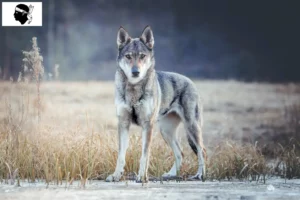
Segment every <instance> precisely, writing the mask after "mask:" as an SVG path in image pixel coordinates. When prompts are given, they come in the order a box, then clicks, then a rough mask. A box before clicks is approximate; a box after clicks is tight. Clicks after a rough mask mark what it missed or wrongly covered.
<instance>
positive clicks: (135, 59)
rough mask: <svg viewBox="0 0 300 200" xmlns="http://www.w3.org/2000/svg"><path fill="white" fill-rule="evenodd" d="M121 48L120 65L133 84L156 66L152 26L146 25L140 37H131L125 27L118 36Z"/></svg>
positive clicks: (121, 28)
mask: <svg viewBox="0 0 300 200" xmlns="http://www.w3.org/2000/svg"><path fill="white" fill-rule="evenodd" d="M117 45H118V49H119V55H118V59H117V62H118V65H119V67H120V68H121V69H122V70H123V72H124V73H125V75H126V77H127V79H128V81H129V82H130V83H131V84H136V83H138V82H139V81H141V80H142V79H143V78H145V76H146V74H147V71H148V70H149V69H150V68H151V67H152V66H154V63H155V60H154V52H153V47H154V37H153V32H152V30H151V28H150V26H146V28H145V29H144V31H143V33H142V35H141V36H140V38H131V37H130V36H129V34H128V33H127V32H126V30H125V29H124V28H123V27H120V29H119V31H118V36H117Z"/></svg>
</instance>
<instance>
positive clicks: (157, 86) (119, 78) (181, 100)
mask: <svg viewBox="0 0 300 200" xmlns="http://www.w3.org/2000/svg"><path fill="white" fill-rule="evenodd" d="M117 46H118V57H117V64H118V67H117V70H116V74H115V105H116V112H117V117H118V133H119V152H118V159H117V165H116V168H115V172H114V173H113V174H111V175H109V176H108V177H107V178H106V181H108V182H110V181H119V180H120V178H121V176H122V175H123V172H124V166H125V154H126V150H127V148H128V143H129V137H128V131H129V127H130V124H136V125H138V126H141V127H142V156H141V158H140V167H139V172H138V176H137V178H136V181H137V182H141V181H148V176H147V170H148V163H149V150H150V143H151V136H152V132H153V127H154V123H155V122H158V125H159V130H160V132H161V134H162V136H163V138H164V140H165V141H166V143H167V144H168V145H170V147H171V148H172V150H173V153H174V156H175V162H174V164H173V166H172V168H171V169H170V171H169V172H168V173H165V174H163V177H166V176H173V177H177V176H179V175H180V167H181V163H182V158H183V153H182V150H181V147H180V145H179V143H178V140H177V136H176V129H177V127H178V125H179V123H180V122H183V124H184V127H185V131H186V133H187V137H188V142H189V145H190V146H191V148H192V150H193V151H194V152H195V154H196V155H197V157H198V171H197V173H196V175H195V176H193V177H191V178H193V179H202V180H203V181H204V177H205V163H204V162H205V161H204V156H205V155H204V154H205V149H204V145H203V139H202V132H201V128H202V121H203V120H202V104H201V102H200V98H199V96H198V92H197V90H196V87H195V85H194V84H193V82H192V81H191V80H190V79H188V78H187V77H185V76H183V75H180V74H176V73H172V72H163V71H155V68H154V65H155V59H154V50H153V47H154V37H153V32H152V30H151V28H150V26H146V27H145V29H144V31H143V33H142V35H141V36H140V38H131V37H130V36H129V34H128V33H127V32H126V30H125V29H124V28H123V27H120V29H119V31H118V34H117Z"/></svg>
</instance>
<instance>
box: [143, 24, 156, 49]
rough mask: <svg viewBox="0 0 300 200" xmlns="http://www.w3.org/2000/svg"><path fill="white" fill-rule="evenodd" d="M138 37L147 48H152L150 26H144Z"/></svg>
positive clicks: (152, 39)
mask: <svg viewBox="0 0 300 200" xmlns="http://www.w3.org/2000/svg"><path fill="white" fill-rule="evenodd" d="M140 39H141V41H142V42H143V43H144V44H145V45H146V46H147V47H148V48H149V49H153V47H154V37H153V32H152V30H151V27H150V26H146V27H145V29H144V31H143V33H142V35H141V37H140Z"/></svg>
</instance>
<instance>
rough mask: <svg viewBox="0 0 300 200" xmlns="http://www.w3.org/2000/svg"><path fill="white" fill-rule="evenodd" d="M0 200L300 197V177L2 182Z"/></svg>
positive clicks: (291, 199) (297, 198)
mask: <svg viewBox="0 0 300 200" xmlns="http://www.w3.org/2000/svg"><path fill="white" fill-rule="evenodd" d="M0 199H1V200H12V199H20V200H36V199H40V200H48V199H49V200H50V199H51V200H54V199H64V200H69V199H70V200H76V199H80V200H94V199H95V200H96V199H130V200H134V199H138V200H144V199H151V200H152V199H172V200H176V199H180V200H182V199H184V200H187V199H208V200H219V199H226V200H231V199H244V200H256V199H272V200H275V199H289V200H293V199H295V200H299V199H300V180H287V181H286V183H285V180H284V179H273V180H267V183H266V184H263V183H256V182H212V181H207V182H204V183H203V182H180V183H176V182H173V181H172V182H171V181H170V182H164V183H163V184H161V183H159V182H156V183H153V182H150V183H148V184H145V185H144V186H142V184H139V183H134V182H127V183H126V182H120V183H106V182H103V181H92V182H91V183H89V184H87V185H86V187H85V188H81V187H80V186H79V182H75V183H73V185H72V186H66V185H64V184H63V185H62V186H55V185H50V186H49V187H48V188H47V187H46V185H45V184H44V183H37V184H28V183H21V187H16V186H12V185H7V184H0Z"/></svg>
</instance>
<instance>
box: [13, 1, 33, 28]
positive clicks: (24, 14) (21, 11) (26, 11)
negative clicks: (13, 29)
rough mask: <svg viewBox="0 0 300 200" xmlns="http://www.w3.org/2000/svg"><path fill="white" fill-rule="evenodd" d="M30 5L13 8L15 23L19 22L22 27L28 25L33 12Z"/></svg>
mask: <svg viewBox="0 0 300 200" xmlns="http://www.w3.org/2000/svg"><path fill="white" fill-rule="evenodd" d="M33 8H34V7H33V6H32V5H29V6H27V5H25V4H18V5H17V6H16V8H15V13H14V17H15V19H16V21H19V22H20V23H21V24H22V25H24V24H25V23H26V22H27V23H28V24H30V23H31V21H32V11H33Z"/></svg>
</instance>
